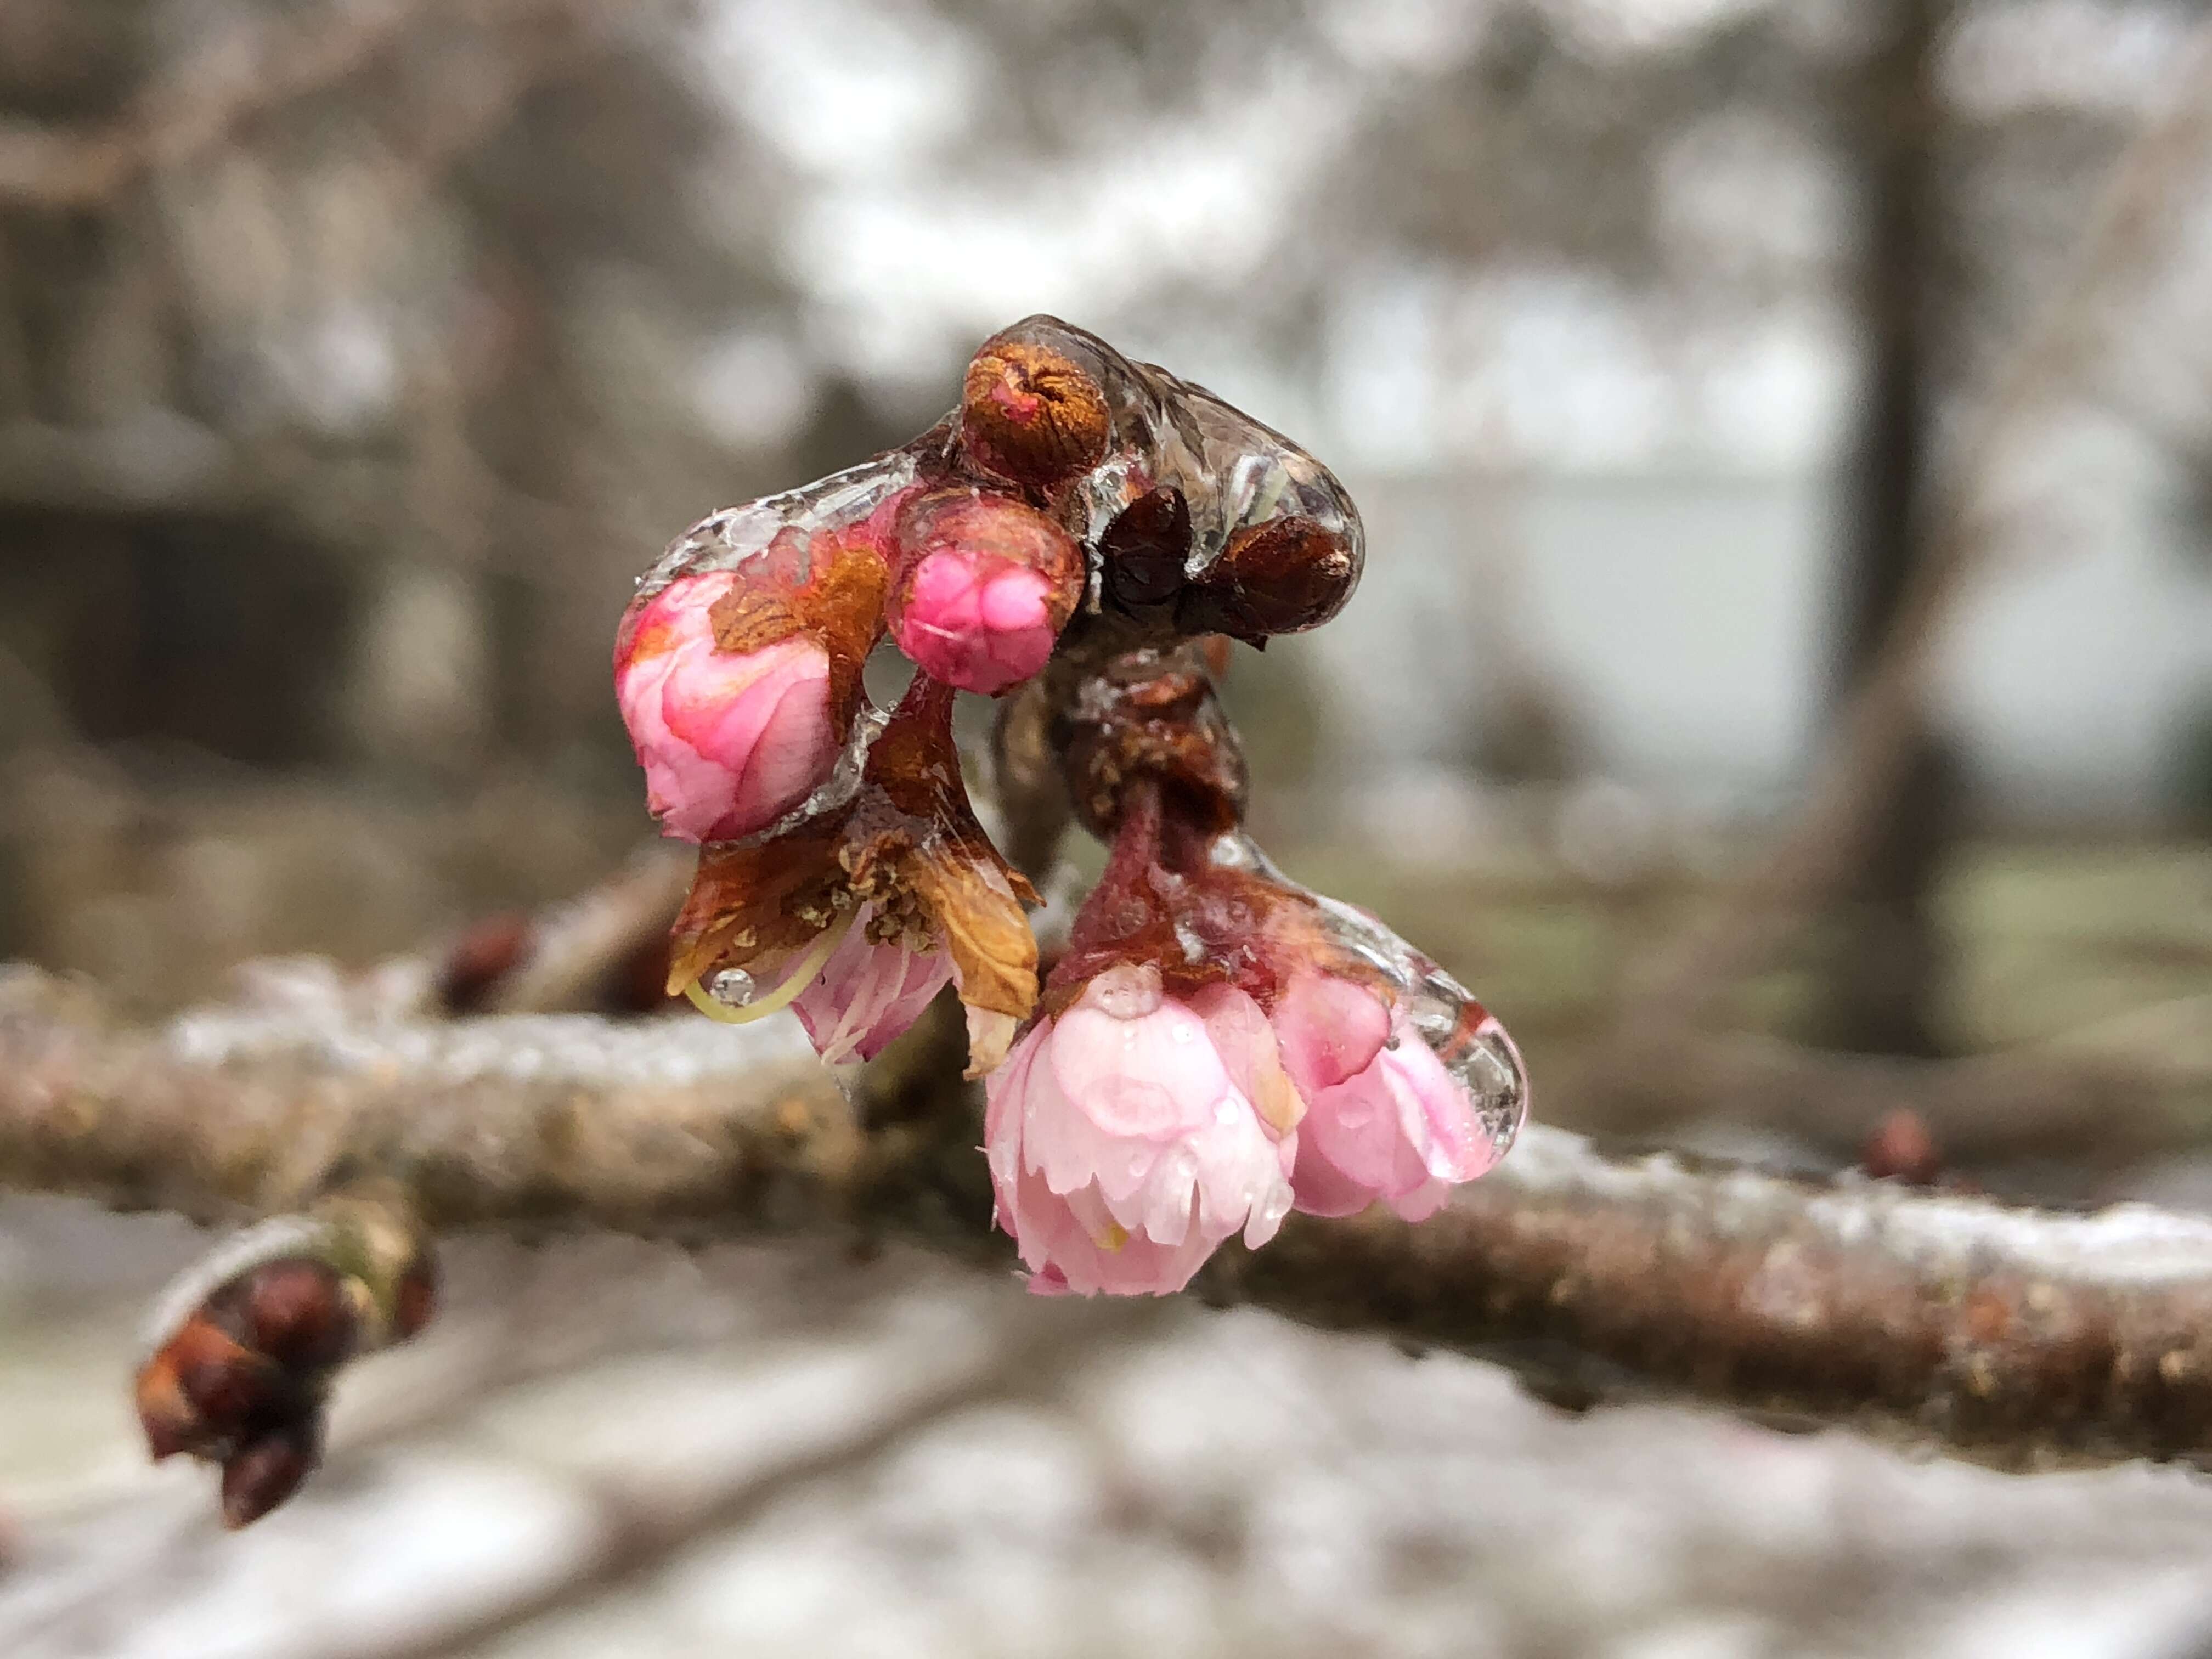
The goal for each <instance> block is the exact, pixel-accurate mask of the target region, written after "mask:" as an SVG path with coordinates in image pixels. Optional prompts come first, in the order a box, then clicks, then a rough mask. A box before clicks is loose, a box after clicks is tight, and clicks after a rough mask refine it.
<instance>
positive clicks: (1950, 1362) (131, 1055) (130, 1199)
mask: <svg viewBox="0 0 2212 1659" xmlns="http://www.w3.org/2000/svg"><path fill="white" fill-rule="evenodd" d="M950 1048H957V1044H950V1043H946V1042H939V1041H937V1040H936V1034H933V1033H928V1032H924V1033H922V1034H921V1041H919V1042H915V1043H913V1044H910V1045H907V1046H906V1047H905V1048H904V1050H903V1053H901V1052H900V1051H897V1050H895V1051H894V1052H893V1054H890V1055H887V1056H885V1059H884V1061H882V1062H879V1063H878V1067H877V1068H876V1071H875V1073H874V1074H873V1075H872V1078H871V1079H870V1082H869V1084H868V1086H867V1087H866V1089H864V1091H862V1093H861V1095H860V1097H859V1099H858V1100H857V1101H856V1102H849V1103H848V1101H847V1100H846V1099H845V1097H842V1095H840V1094H839V1093H838V1092H837V1091H836V1088H835V1087H834V1086H833V1085H831V1083H830V1081H829V1079H828V1077H827V1076H826V1075H825V1074H824V1073H823V1071H822V1069H821V1068H820V1067H819V1066H817V1064H816V1063H815V1062H814V1061H813V1060H812V1059H811V1055H810V1054H809V1053H808V1051H807V1049H806V1047H805V1044H804V1042H802V1041H801V1040H800V1038H799V1035H798V1034H797V1033H796V1032H795V1031H787V1030H780V1029H779V1028H778V1027H777V1026H776V1025H775V1024H769V1025H765V1026H760V1027H749V1028H744V1029H743V1030H730V1029H728V1028H725V1027H722V1026H719V1025H714V1024H711V1023H710V1022H708V1021H703V1020H699V1021H689V1020H679V1021H672V1022H653V1023H649V1024H635V1023H632V1024H623V1023H621V1022H614V1021H607V1020H603V1019H597V1018H589V1017H584V1016H498V1017H492V1018H481V1019H468V1020H459V1021H453V1022H448V1023H436V1022H417V1021H411V1020H383V1021H379V1020H374V1019H368V1018H360V1017H357V1016H354V1015H349V1014H347V1013H346V1012H343V1009H342V1008H341V1007H339V1006H331V1007H325V1008H321V1009H310V1010H307V1011H306V1012H301V1011H297V1010H285V1009H266V1008H264V1009H252V1008H248V1009H245V1010H228V1011H227V1010H213V1011H208V1012H201V1013H197V1014H193V1015H190V1016H187V1017H185V1018H181V1019H179V1020H178V1021H177V1022H175V1023H174V1024H172V1025H170V1026H168V1027H167V1028H164V1029H161V1030H131V1029H128V1028H121V1027H118V1026H115V1025H112V1024H109V1023H108V1022H107V1021H106V1019H105V1018H104V1017H103V1015H102V1013H101V1012H100V1009H99V1007H98V1006H97V1005H96V1003H95V1002H94V1001H93V1000H92V999H91V998H90V997H89V996H88V994H87V993H85V992H83V991H82V990H80V989H78V988H76V987H71V986H69V985H66V984H64V983H61V982H59V981H56V980H54V979H52V978H51V977H49V976H46V975H42V974H40V973H38V972H37V971H35V970H32V969H11V970H7V971H6V972H5V973H4V974H0V1184H4V1185H8V1186H13V1187H18V1188H27V1189H33V1190H40V1191H47V1192H69V1193H77V1194H85V1195H88V1196H91V1197H94V1198H96V1199H99V1200H102V1201H105V1202H107V1203H110V1204H114V1205H118V1206H125V1207H138V1206H149V1205H158V1206H162V1207H166V1208H170V1209H175V1210H179V1211H182V1212H185V1213H186V1214H189V1215H192V1216H196V1217H197V1218H202V1219H206V1220H213V1219H223V1218H240V1217H246V1216H255V1215H267V1214H276V1213H287V1212H295V1211H297V1210H299V1209H301V1207H303V1206H304V1205H305V1204H306V1203H307V1202H309V1201H311V1200H313V1197H314V1196H316V1195H317V1194H320V1193H322V1192H325V1191H327V1190H330V1189H331V1188H335V1187H337V1186H339V1185H341V1184H343V1183H345V1182H356V1181H359V1180H362V1179H364V1178H374V1177H380V1178H383V1179H386V1180H388V1181H390V1182H395V1183H397V1185H398V1188H401V1189H402V1190H404V1193H405V1194H406V1195H407V1197H408V1199H409V1200H410V1202H411V1204H412V1206H414V1208H415V1209H416V1211H417V1212H418V1213H419V1214H420V1215H421V1217H422V1219H423V1221H424V1222H425V1223H427V1224H428V1225H429V1226H430V1227H432V1228H433V1229H441V1230H451V1229H456V1228H485V1229H492V1230H497V1231H508V1232H513V1233H519V1234H538V1233H544V1232H546V1231H553V1230H562V1229H586V1228H596V1229H610V1230H613V1231H622V1232H628V1233H635V1234H639V1235H641V1236H650V1237H671V1238H676V1239H680V1240H684V1241H686V1242H694V1243H696V1242H704V1241H706V1240H708V1239H715V1238H740V1237H761V1236H764V1235H769V1234H799V1235H812V1236H816V1237H835V1236H843V1237H852V1236H854V1234H856V1233H858V1234H860V1235H864V1236H867V1237H899V1238H903V1239H907V1240H911V1241H914V1242H916V1243H921V1244H924V1245H927V1246H929V1247H931V1248H933V1249H938V1250H940V1251H943V1252H945V1253H947V1254H950V1255H957V1256H960V1257H963V1258H964V1259H967V1260H969V1261H974V1262H976V1263H978V1264H981V1265H988V1266H994V1267H996V1266H1002V1265H1005V1264H1006V1262H1007V1261H1008V1258H1007V1256H1006V1252H1005V1249H1004V1248H1003V1241H1001V1240H999V1239H997V1238H996V1237H995V1236H994V1235H993V1234H991V1233H990V1231H988V1217H989V1194H988V1186H987V1180H986V1176H985V1172H984V1169H983V1163H982V1159H981V1157H980V1156H978V1155H977V1154H976V1152H975V1150H974V1147H975V1138H976V1137H975V1121H974V1105H973V1101H972V1098H971V1097H969V1096H968V1095H967V1094H965V1093H964V1092H963V1091H961V1090H960V1086H959V1085H958V1083H957V1072H958V1066H957V1060H956V1059H954V1058H953V1057H952V1055H951V1054H950V1053H949V1052H948V1050H949V1049H950ZM1199 1282H1200V1287H1201V1288H1202V1290H1203V1291H1205V1293H1206V1294H1207V1295H1208V1296H1210V1297H1212V1298H1213V1299H1215V1300H1218V1301H1225V1302H1249V1303H1252V1304H1257V1305H1261V1306H1264V1307H1267V1308H1271V1309H1273V1310H1277V1311H1279V1312H1281V1313H1283V1314H1285V1315H1286V1316H1290V1317H1292V1318H1296V1319H1300V1320H1304V1321H1307V1322H1312V1323H1315V1324H1320V1325H1325V1326H1330V1327H1336V1328H1346V1329H1353V1330H1366V1331H1372V1332H1376V1333H1379V1334H1389V1335H1393V1336H1395V1337H1398V1338H1400V1339H1401V1340H1409V1341H1413V1342H1416V1343H1435V1344H1438V1345H1442V1346H1449V1347H1452V1348H1456V1349H1460V1350H1462V1351H1464V1352H1470V1353H1474V1354H1478V1355H1480V1356H1482V1357H1484V1358H1488V1359H1492V1360H1494V1361H1496V1362H1498V1363H1499V1364H1504V1365H1506V1366H1507V1367H1509V1368H1510V1370H1513V1371H1515V1372H1516V1374H1517V1375H1519V1376H1522V1378H1523V1379H1524V1380H1526V1381H1527V1382H1528V1383H1529V1384H1530V1385H1531V1386H1532V1387H1533V1388H1534V1389H1536V1390H1537V1391H1539V1392H1540V1393H1542V1394H1543V1395H1546V1396H1547V1398H1551V1399H1553V1400H1556V1401H1561V1402H1562V1403H1569V1404H1574V1405H1577V1406H1579V1405H1590V1404H1597V1403H1602V1402H1608V1401H1622V1400H1654V1399H1657V1400H1677V1401H1693V1402H1703V1403H1706V1404H1710V1405H1714V1406H1719V1407H1726V1408H1729V1409H1733V1410H1736V1411H1739V1412H1742V1413H1747V1414H1751V1415H1753V1416H1757V1417H1759V1418H1762V1419H1769V1420H1777V1419H1778V1420H1786V1421H1790V1422H1796V1423H1806V1424H1813V1423H1832V1424H1844V1425H1850V1426H1852V1427H1855V1428H1858V1429H1862V1430H1864V1431H1869V1432H1873V1433H1876V1434H1880V1435H1882V1436H1884V1437H1889V1438H1893V1439H1898V1440H1902V1441H1906V1442H1912V1443H1922V1444H1932V1445H1936V1446H1940V1447H1942V1448H1945V1449H1948V1450H1950V1451H1952V1452H1954V1453H1958V1454H1960V1455H1968V1456H1972V1457H1975V1458H1978V1459H1981V1460H1983V1461H1986V1462H1993V1463H1998V1464H2003V1465H2008V1466H2014V1467H2033V1466H2041V1465H2044V1464H2047V1463H2050V1462H2071V1461H2102V1460H2111V1459H2119V1458H2127V1457H2139V1456H2145V1457H2155V1458H2185V1457H2195V1456H2197V1455H2201V1454H2202V1453H2203V1452H2204V1451H2205V1450H2206V1449H2208V1448H2212V1221H2206V1220H2200V1219H2195V1218H2182V1217H2178V1216H2171V1215H2166V1214H2161V1213H2160V1212H2156V1211H2153V1210H2149V1209H2146V1208H2143V1207H2141V1206H2122V1207H2120V1208H2118V1209H2114V1210H2111V1211H2107V1212H2104V1213H2102V1214H2099V1215H2094V1216H2088V1215H2080V1216H2076V1215H2060V1214H2051V1213H2047V1212H2034V1211H2028V1210H2018V1209H2010V1208H2007V1207H2005V1206H2000V1205H1996V1204H1993V1203H1990V1202H1987V1201H1984V1200H1976V1199H1970V1198H1962V1197H1954V1196H1941V1195H1933V1194H1925V1193H1921V1192H1915V1191H1910V1190H1906V1189H1902V1188H1893V1187H1890V1186H1887V1185H1884V1184H1881V1183H1875V1182H1865V1181H1863V1180H1860V1181H1853V1180H1846V1181H1844V1182H1841V1183H1839V1184H1838V1185H1835V1186H1832V1187H1826V1188H1821V1187H1815V1186H1809V1185H1806V1184H1802V1183H1799V1182H1792V1181H1788V1180H1784V1179H1781V1178H1778V1177H1775V1176H1765V1175H1760V1174H1757V1173H1754V1172H1751V1171H1748V1170H1738V1169H1729V1168H1703V1167H1697V1166H1693V1165H1691V1164H1686V1163H1684V1162H1682V1161H1681V1160H1679V1159H1677V1158H1671V1157H1658V1158H1642V1159H1637V1160H1626V1161H1624V1160H1618V1159H1614V1158H1607V1157H1606V1156H1604V1155H1602V1154H1601V1153H1600V1152H1598V1151H1596V1150H1595V1149H1594V1148H1593V1147H1592V1146H1590V1144H1589V1143H1588V1142H1587V1141H1585V1140H1583V1139H1581V1138H1579V1137H1577V1136H1573V1135H1569V1134H1565V1133H1560V1132H1558V1131H1552V1130H1544V1129H1531V1130H1530V1131H1528V1133H1527V1134H1526V1135H1524V1137H1523V1138H1522V1145H1521V1146H1520V1147H1519V1148H1518V1149H1517V1150H1516V1152H1515V1154H1514V1156H1513V1157H1511V1158H1509V1159H1507V1160H1506V1162H1505V1163H1504V1164H1503V1165H1502V1166H1500V1168H1499V1169H1498V1170H1496V1171H1494V1172H1493V1173H1492V1175H1491V1176H1488V1177H1487V1178H1486V1179H1485V1180H1484V1181H1482V1182H1480V1183H1477V1184H1476V1185H1475V1186H1474V1187H1471V1188H1467V1189H1464V1190H1463V1191H1462V1194H1460V1196H1459V1198H1458V1200H1457V1201H1456V1202H1455V1205H1454V1206H1453V1207H1451V1208H1450V1209H1449V1210H1447V1211H1446V1212H1443V1214H1441V1215H1439V1216H1437V1217H1436V1218H1432V1219H1431V1220H1430V1221H1428V1222H1425V1223H1424V1224H1422V1225H1419V1226H1408V1225H1405V1224H1403V1223H1401V1222H1399V1221H1397V1220H1396V1219H1395V1218H1392V1217H1390V1216H1389V1215H1388V1214H1387V1213H1384V1212H1381V1211H1375V1212H1370V1213H1369V1214H1368V1215H1366V1216H1364V1217H1362V1218H1358V1219H1355V1220H1352V1221H1349V1222H1328V1223H1309V1222H1306V1221H1304V1219H1303V1218H1293V1219H1292V1221H1291V1224H1290V1225H1286V1226H1285V1228H1284V1230H1283V1231H1282V1234H1281V1235H1280V1237H1278V1238H1277V1240H1276V1241H1275V1242H1274V1243H1272V1244H1270V1245H1269V1246H1268V1247H1267V1249H1265V1250H1264V1251H1261V1252H1259V1253H1257V1254H1255V1255H1244V1254H1243V1253H1242V1252H1239V1251H1234V1250H1232V1251H1228V1252H1225V1253H1224V1254H1223V1255H1222V1256H1221V1257H1220V1258H1219V1259H1218V1261H1216V1263H1215V1264H1214V1265H1213V1266H1212V1267H1210V1268H1209V1269H1208V1270H1207V1272H1206V1274H1205V1275H1204V1276H1203V1277H1202V1278H1201V1279H1200V1281H1199Z"/></svg>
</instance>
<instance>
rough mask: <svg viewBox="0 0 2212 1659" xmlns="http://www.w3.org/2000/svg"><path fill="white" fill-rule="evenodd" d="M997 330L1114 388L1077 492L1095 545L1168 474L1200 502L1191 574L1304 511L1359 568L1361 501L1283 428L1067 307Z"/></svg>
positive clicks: (1083, 531) (1082, 527) (1084, 526)
mask: <svg viewBox="0 0 2212 1659" xmlns="http://www.w3.org/2000/svg"><path fill="white" fill-rule="evenodd" d="M1002 341H1011V342H1018V343H1024V344H1033V345H1038V346H1043V347H1048V348H1049V349H1053V350H1055V351H1058V352H1060V353H1061V354H1063V355H1065V356H1067V357H1069V358H1071V359H1073V361H1074V362H1077V363H1078V364H1079V365H1081V367H1082V368H1084V369H1085V370H1086V371H1087V372H1088V373H1089V374H1091V377H1092V378H1093V379H1094V380H1097V383H1098V385H1099V386H1100V387H1101V389H1102V390H1103V392H1105V396H1106V406H1107V409H1108V410H1109V418H1110V421H1111V428H1110V432H1109V441H1108V446H1107V453H1106V458H1105V459H1103V461H1101V462H1100V463H1099V464H1098V465H1097V466H1095V467H1093V468H1091V470H1090V471H1087V472H1085V473H1084V474H1083V475H1082V476H1081V477H1079V479H1077V480H1076V482H1075V483H1074V484H1073V489H1072V492H1071V493H1072V494H1073V496H1074V497H1075V498H1076V500H1077V501H1079V503H1080V505H1081V507H1082V512H1081V514H1080V520H1079V523H1078V524H1076V525H1075V526H1073V527H1074V528H1076V530H1077V532H1078V534H1079V535H1080V536H1081V538H1082V539H1083V541H1084V542H1085V544H1086V545H1087V546H1089V547H1091V548H1093V549H1095V548H1096V547H1097V544H1098V541H1099V538H1101V537H1102V536H1103V535H1104V534H1105V532H1106V530H1107V527H1108V526H1109V525H1110V524H1112V522H1113V521H1114V520H1115V517H1116V516H1117V515H1119V514H1120V513H1121V510H1122V509H1123V508H1124V507H1127V506H1128V505H1129V503H1130V502H1131V501H1134V500H1136V499H1137V497H1138V496H1139V495H1144V494H1145V493H1146V491H1148V490H1151V489H1157V488H1160V487H1163V486H1166V487H1170V488H1173V489H1178V490H1180V491H1181V492H1182V495H1183V499H1184V500H1185V501H1186V502H1188V506H1189V509H1190V525H1191V547H1190V552H1189V556H1188V559H1187V561H1186V562H1185V565H1184V574H1186V575H1189V576H1197V575H1199V574H1202V573H1203V572H1204V571H1205V570H1206V568H1208V567H1209V566H1211V565H1212V563H1213V562H1215V561H1216V560H1217V559H1218V558H1219V557H1220V556H1221V554H1222V552H1223V551H1224V550H1225V549H1226V548H1227V546H1228V544H1229V541H1230V538H1231V537H1232V536H1234V535H1236V534H1237V532H1240V531H1244V530H1250V529H1254V528H1256V527H1257V526H1261V525H1264V524H1267V523H1270V522H1273V520H1279V519H1288V518H1292V517H1301V516H1302V517H1304V518H1308V519H1310V520H1313V521H1314V522H1315V523H1316V524H1317V525H1318V526H1321V528H1322V529H1323V530H1325V531H1327V532H1329V533H1330V534H1331V535H1333V536H1334V537H1336V538H1339V539H1340V541H1341V542H1342V543H1343V544H1344V545H1345V547H1346V550H1348V552H1349V554H1350V556H1351V559H1352V566H1353V578H1352V579H1353V580H1355V581H1356V580H1358V567H1359V565H1360V563H1361V562H1363V561H1364V556H1365V546H1366V542H1365V535H1364V532H1363V530H1362V528H1361V526H1360V522H1359V513H1358V508H1356V507H1353V505H1352V497H1351V496H1350V495H1348V494H1346V491H1345V489H1344V486H1343V485H1342V484H1340V483H1338V482H1337V480H1336V477H1335V475H1334V473H1332V472H1331V471H1329V470H1328V468H1327V467H1326V466H1323V465H1322V464H1321V463H1320V462H1319V461H1317V460H1316V459H1314V458H1313V457H1312V456H1311V455H1310V454H1308V453H1306V452H1305V451H1304V450H1303V449H1301V448H1299V447H1298V446H1297V445H1296V444H1294V443H1292V442H1291V441H1290V440H1289V439H1287V438H1285V437H1284V436H1283V435H1282V434H1281V433H1279V432H1277V431H1274V430H1273V428H1269V427H1267V426H1263V425H1261V423H1260V422H1258V421H1255V420H1254V419H1253V418H1252V417H1251V416H1249V415H1247V414H1245V413H1244V412H1243V410H1238V409H1236V408H1234V407H1232V406H1231V405H1230V404H1226V403H1224V402H1223V401H1222V400H1221V399H1220V398H1217V397H1215V396H1214V395H1213V393H1212V392H1208V391H1207V390H1206V388H1205V387H1204V386H1195V385H1193V384H1192V383H1191V382H1189V381H1188V380H1181V379H1178V378H1177V377H1176V376H1175V375H1173V374H1170V373H1169V372H1168V371H1167V370H1166V369H1164V368H1160V367H1159V366H1158V365H1157V364H1154V363H1139V362H1132V361H1131V360H1130V359H1128V358H1127V357H1125V356H1122V355H1121V353H1120V352H1118V351H1116V350H1115V349H1114V348H1113V347H1112V346H1110V345H1108V344H1107V343H1106V342H1105V341H1103V340H1102V339H1100V338H1099V337H1097V335H1095V334H1091V333H1088V332H1086V331H1084V330H1082V329H1079V328H1076V327H1074V326H1073V325H1070V324H1067V323H1064V322H1061V321H1060V320H1059V319H1057V318H1054V317H1043V316H1038V317H1029V318H1024V319H1023V320H1022V321H1020V322H1018V323H1016V324H1015V325H1013V326H1012V327H1011V328H1008V329H1005V330H1002V331H1000V333H999V334H997V335H995V336H994V342H1002Z"/></svg>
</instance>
